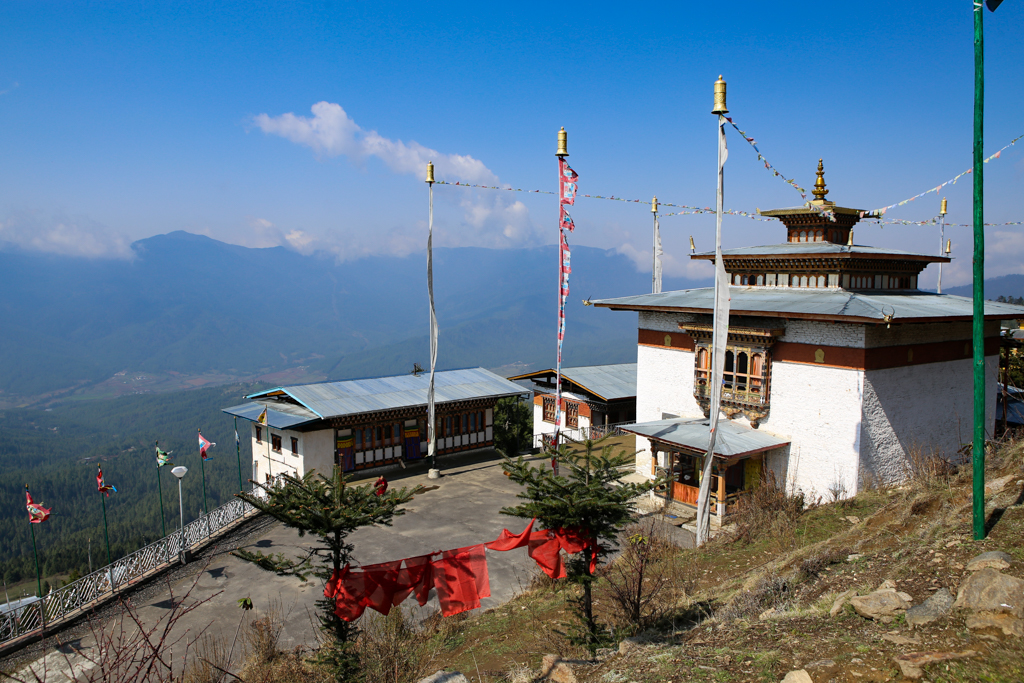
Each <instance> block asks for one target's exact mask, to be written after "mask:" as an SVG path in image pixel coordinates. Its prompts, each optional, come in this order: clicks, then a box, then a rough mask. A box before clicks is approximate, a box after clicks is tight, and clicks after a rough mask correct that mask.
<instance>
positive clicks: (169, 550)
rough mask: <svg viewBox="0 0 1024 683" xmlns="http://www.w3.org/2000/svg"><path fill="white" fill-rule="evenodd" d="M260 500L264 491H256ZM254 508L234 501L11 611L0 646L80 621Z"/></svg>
mask: <svg viewBox="0 0 1024 683" xmlns="http://www.w3.org/2000/svg"><path fill="white" fill-rule="evenodd" d="M255 493H256V495H258V496H259V495H261V494H262V491H261V490H260V489H259V488H258V487H257V488H255ZM255 510H256V508H254V507H253V506H252V505H250V504H248V503H246V502H244V501H242V500H239V499H238V498H233V499H232V500H231V501H229V502H227V503H225V504H224V505H221V506H220V507H218V508H216V509H214V510H210V512H209V514H207V515H203V516H201V517H200V518H199V519H196V520H193V521H191V522H189V523H188V524H186V525H185V528H184V529H178V530H176V531H174V532H173V533H172V534H170V535H169V536H165V537H164V538H161V539H160V540H158V541H155V542H153V543H150V544H149V545H147V546H145V547H143V548H140V549H138V550H136V551H135V552H133V553H131V554H130V555H126V556H124V557H122V558H121V559H119V560H116V561H114V562H113V563H112V564H109V565H107V566H105V567H101V568H100V569H97V570H96V571H94V572H92V573H91V574H88V575H86V576H83V577H82V578H80V579H77V580H75V581H72V582H71V583H69V584H67V585H66V586H61V587H60V588H56V589H54V590H52V591H50V593H49V594H47V595H45V596H43V597H42V598H40V599H37V600H35V601H33V602H29V603H28V604H24V603H23V604H21V605H18V606H16V607H11V608H10V609H8V610H7V611H5V612H4V613H2V614H0V646H3V645H5V644H7V643H8V642H10V641H12V640H16V639H18V638H21V637H22V636H27V635H30V634H32V633H33V632H34V631H39V630H40V629H43V628H49V627H51V626H56V625H58V624H60V623H61V622H63V621H65V620H67V619H69V618H74V617H77V616H79V614H80V613H81V612H82V611H83V610H85V609H87V608H89V607H91V606H93V605H94V603H96V602H97V601H99V600H102V599H106V598H110V597H113V596H114V595H116V594H117V592H118V591H119V590H120V589H122V588H127V587H128V586H131V585H132V584H133V583H136V582H138V580H139V579H142V578H144V577H146V576H147V575H149V574H151V573H153V572H154V571H157V570H159V569H163V568H166V567H167V566H169V565H171V564H173V563H176V562H178V561H179V559H180V557H181V555H182V538H183V537H184V547H185V549H186V550H192V549H193V548H195V547H196V546H199V545H202V544H203V543H204V542H206V541H207V540H208V539H209V538H210V536H212V535H213V534H215V533H217V532H218V531H220V530H221V529H224V528H225V527H228V526H230V525H231V524H233V523H235V522H237V521H238V520H240V519H242V518H243V517H246V516H247V515H249V514H251V513H252V512H254V511H255Z"/></svg>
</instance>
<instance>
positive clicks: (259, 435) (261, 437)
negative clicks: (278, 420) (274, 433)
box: [256, 425, 263, 443]
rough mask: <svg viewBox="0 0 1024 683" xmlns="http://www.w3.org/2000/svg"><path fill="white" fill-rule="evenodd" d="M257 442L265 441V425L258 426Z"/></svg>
mask: <svg viewBox="0 0 1024 683" xmlns="http://www.w3.org/2000/svg"><path fill="white" fill-rule="evenodd" d="M256 443H263V427H260V426H259V425H257V426H256Z"/></svg>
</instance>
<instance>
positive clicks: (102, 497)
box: [100, 491, 113, 588]
mask: <svg viewBox="0 0 1024 683" xmlns="http://www.w3.org/2000/svg"><path fill="white" fill-rule="evenodd" d="M100 503H102V505H103V540H104V542H105V543H106V545H107V565H110V534H109V533H108V532H107V497H106V495H105V494H104V492H103V491H100ZM111 588H113V577H111Z"/></svg>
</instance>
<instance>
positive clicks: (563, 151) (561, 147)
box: [555, 127, 569, 157]
mask: <svg viewBox="0 0 1024 683" xmlns="http://www.w3.org/2000/svg"><path fill="white" fill-rule="evenodd" d="M567 137H568V136H567V135H566V134H565V128H564V127H563V128H562V129H561V130H560V131H558V151H557V152H555V156H556V157H567V156H569V147H568V142H567V140H566V138H567Z"/></svg>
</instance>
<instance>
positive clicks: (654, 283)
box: [651, 197, 664, 294]
mask: <svg viewBox="0 0 1024 683" xmlns="http://www.w3.org/2000/svg"><path fill="white" fill-rule="evenodd" d="M651 214H653V216H654V262H653V264H652V265H651V292H653V293H654V294H659V293H660V292H661V255H662V254H663V253H664V252H663V251H662V249H661V227H660V226H659V225H658V198H657V197H655V198H654V199H652V200H651Z"/></svg>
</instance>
